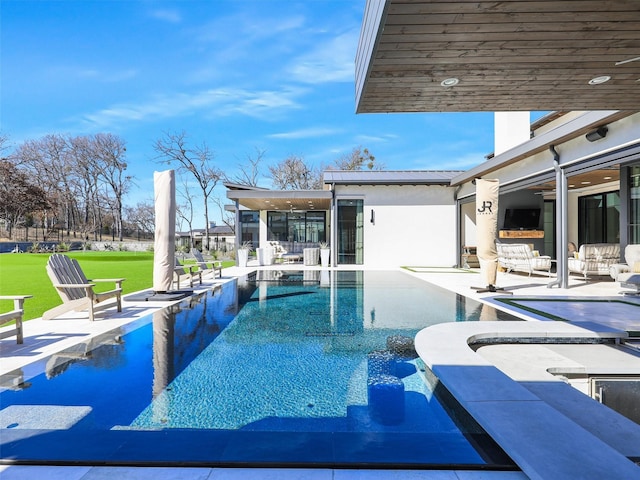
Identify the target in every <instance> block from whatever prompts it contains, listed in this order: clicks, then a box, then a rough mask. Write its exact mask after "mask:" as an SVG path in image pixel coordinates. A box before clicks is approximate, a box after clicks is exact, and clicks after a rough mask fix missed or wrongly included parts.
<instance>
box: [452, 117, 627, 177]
mask: <svg viewBox="0 0 640 480" xmlns="http://www.w3.org/2000/svg"><path fill="white" fill-rule="evenodd" d="M634 113H636V112H633V111H622V110H603V111H591V112H586V113H584V114H583V115H580V116H578V117H576V118H574V119H572V120H570V121H568V122H566V123H563V124H561V125H559V126H558V127H556V128H554V129H552V130H549V131H548V132H544V133H541V134H540V135H537V136H535V137H533V138H532V139H531V140H527V141H526V142H524V143H522V144H520V145H517V146H515V147H513V148H512V149H510V150H507V151H506V152H503V153H501V154H499V155H496V156H495V157H493V158H491V159H489V160H488V161H486V162H484V163H481V164H480V165H478V166H476V167H473V168H471V169H469V170H467V171H465V172H464V173H462V174H461V175H458V176H457V177H455V178H452V179H451V186H452V187H455V186H457V185H461V184H463V183H467V182H470V181H472V180H474V179H476V178H480V177H482V176H485V175H487V174H489V173H491V172H494V171H496V170H499V169H500V168H503V167H506V166H509V165H512V164H514V163H516V162H518V161H520V160H522V159H524V158H527V157H530V156H532V155H535V154H537V153H540V152H542V151H544V150H548V149H549V147H550V146H551V145H556V146H557V145H560V144H562V143H565V142H567V141H569V140H571V139H573V138H576V137H579V136H580V135H584V134H586V133H587V132H588V131H589V130H591V129H594V128H596V127H599V126H602V125H606V124H608V123H611V122H614V121H616V120H620V119H621V118H624V117H628V116H629V115H633V114H634Z"/></svg>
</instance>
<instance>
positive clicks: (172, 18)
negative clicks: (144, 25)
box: [150, 9, 182, 23]
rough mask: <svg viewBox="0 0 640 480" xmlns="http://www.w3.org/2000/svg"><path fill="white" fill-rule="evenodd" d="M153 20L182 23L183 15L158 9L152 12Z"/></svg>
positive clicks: (175, 11) (174, 11)
mask: <svg viewBox="0 0 640 480" xmlns="http://www.w3.org/2000/svg"><path fill="white" fill-rule="evenodd" d="M150 15H151V16H152V17H153V18H156V19H158V20H162V21H164V22H169V23H180V22H182V15H181V14H180V12H178V11H177V10H169V9H157V10H153V11H152V12H150Z"/></svg>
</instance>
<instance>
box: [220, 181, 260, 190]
mask: <svg viewBox="0 0 640 480" xmlns="http://www.w3.org/2000/svg"><path fill="white" fill-rule="evenodd" d="M222 185H224V186H225V187H226V188H228V189H229V190H260V191H263V192H264V191H269V189H268V188H264V187H254V186H253V185H244V184H242V183H232V182H223V183H222Z"/></svg>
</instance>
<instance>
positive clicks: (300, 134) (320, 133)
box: [268, 127, 340, 139]
mask: <svg viewBox="0 0 640 480" xmlns="http://www.w3.org/2000/svg"><path fill="white" fill-rule="evenodd" d="M336 133H340V130H337V129H332V128H320V127H316V128H304V129H301V130H293V131H291V132H282V133H274V134H272V135H269V136H268V137H269V138H283V139H300V138H317V137H327V136H329V135H335V134H336Z"/></svg>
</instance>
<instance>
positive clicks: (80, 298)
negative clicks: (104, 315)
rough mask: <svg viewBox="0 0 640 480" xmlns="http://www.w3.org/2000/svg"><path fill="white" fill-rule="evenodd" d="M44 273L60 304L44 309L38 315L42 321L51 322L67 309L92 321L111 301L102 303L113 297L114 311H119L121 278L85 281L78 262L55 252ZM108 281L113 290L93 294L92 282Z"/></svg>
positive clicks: (120, 305) (120, 309)
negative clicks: (82, 313)
mask: <svg viewBox="0 0 640 480" xmlns="http://www.w3.org/2000/svg"><path fill="white" fill-rule="evenodd" d="M47 274H48V275H49V278H50V279H51V282H52V283H53V286H54V287H55V289H56V290H57V291H58V295H60V298H61V299H62V302H63V303H62V305H59V306H57V307H54V308H52V309H51V310H47V311H46V312H44V314H43V315H42V319H43V320H51V319H52V318H55V317H57V316H59V315H61V314H63V313H65V312H68V311H70V310H75V311H80V310H88V311H89V320H91V321H93V319H94V312H96V311H98V310H102V309H105V308H109V307H112V306H113V305H114V303H113V302H107V303H104V301H105V300H108V299H110V298H115V305H116V307H117V309H118V312H121V311H122V282H124V280H125V279H124V278H95V279H93V280H88V279H87V277H86V276H85V274H84V273H83V272H82V269H81V268H80V265H79V264H78V261H77V260H76V259H74V258H69V257H67V256H65V255H61V254H59V253H54V254H53V255H51V257H49V261H48V262H47ZM99 282H100V283H103V282H111V283H114V284H115V288H114V289H113V290H109V291H107V292H100V293H97V292H94V291H93V287H94V286H95V284H96V283H99Z"/></svg>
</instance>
